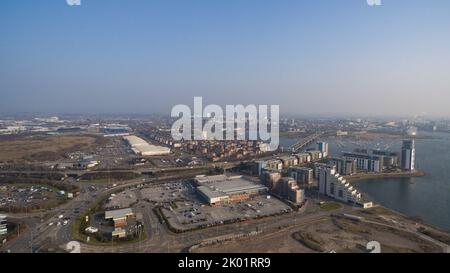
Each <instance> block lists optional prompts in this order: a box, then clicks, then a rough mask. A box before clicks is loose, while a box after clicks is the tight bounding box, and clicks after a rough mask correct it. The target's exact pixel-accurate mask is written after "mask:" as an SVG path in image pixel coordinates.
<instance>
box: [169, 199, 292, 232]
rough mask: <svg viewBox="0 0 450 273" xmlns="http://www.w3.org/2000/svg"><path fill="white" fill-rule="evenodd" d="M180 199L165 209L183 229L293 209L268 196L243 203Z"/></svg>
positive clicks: (180, 228) (172, 223)
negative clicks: (214, 203) (213, 203)
mask: <svg viewBox="0 0 450 273" xmlns="http://www.w3.org/2000/svg"><path fill="white" fill-rule="evenodd" d="M192 197H193V196H191V197H190V198H188V199H187V200H186V201H184V202H181V201H177V202H174V204H169V205H166V206H164V208H162V209H161V212H162V213H163V214H164V216H165V217H166V219H167V220H168V221H169V224H170V225H172V226H173V227H174V228H176V229H179V230H189V229H196V228H204V227H211V226H215V225H221V224H226V223H233V222H239V221H244V220H248V219H252V218H259V217H266V216H272V215H279V214H284V213H289V212H291V211H292V209H291V208H290V207H289V206H288V205H286V204H285V203H283V202H282V201H280V200H278V199H275V198H273V197H270V198H269V199H268V197H267V196H266V195H259V196H255V197H253V198H251V199H249V200H246V201H243V202H239V203H229V204H223V205H220V206H214V207H212V206H209V205H207V204H206V203H205V202H203V201H202V200H201V199H200V198H199V197H195V198H192Z"/></svg>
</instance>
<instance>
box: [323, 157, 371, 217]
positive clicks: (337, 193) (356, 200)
mask: <svg viewBox="0 0 450 273" xmlns="http://www.w3.org/2000/svg"><path fill="white" fill-rule="evenodd" d="M318 180H319V192H320V193H321V194H324V195H326V196H328V197H331V198H334V199H336V200H339V201H342V202H345V203H353V204H358V205H360V206H362V207H363V208H370V207H372V202H365V201H363V200H362V198H361V193H360V192H358V191H357V190H356V189H355V188H353V186H351V185H350V183H348V182H347V181H346V180H345V179H344V177H342V176H341V175H340V174H338V173H337V171H336V166H334V165H328V166H324V165H321V166H320V167H318Z"/></svg>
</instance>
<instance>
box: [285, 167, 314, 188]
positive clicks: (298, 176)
mask: <svg viewBox="0 0 450 273" xmlns="http://www.w3.org/2000/svg"><path fill="white" fill-rule="evenodd" d="M288 174H289V176H290V177H292V178H293V179H294V180H295V181H296V182H297V183H302V184H311V183H312V181H313V170H312V169H310V168H306V167H298V166H292V167H289V169H288Z"/></svg>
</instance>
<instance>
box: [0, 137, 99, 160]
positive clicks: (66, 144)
mask: <svg viewBox="0 0 450 273" xmlns="http://www.w3.org/2000/svg"><path fill="white" fill-rule="evenodd" d="M99 141H101V140H99V139H98V138H97V137H95V136H90V135H83V136H82V135H66V136H48V137H33V138H26V139H23V138H22V139H17V140H2V141H0V162H2V161H3V162H10V161H16V162H17V161H24V160H26V161H41V160H43V161H47V160H58V159H60V158H63V157H64V156H65V155H66V154H67V153H69V152H72V151H77V150H86V149H89V148H90V147H93V146H94V145H95V144H96V143H98V142H99Z"/></svg>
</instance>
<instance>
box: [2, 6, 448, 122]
mask: <svg viewBox="0 0 450 273" xmlns="http://www.w3.org/2000/svg"><path fill="white" fill-rule="evenodd" d="M0 37H1V38H0V94H1V97H2V99H1V100H0V113H6V114H14V113H65V114H83V113H84V114H102V113H105V114H119V115H120V114H152V113H161V114H170V110H171V108H172V106H174V105H176V104H187V105H190V106H192V105H193V97H194V96H202V97H203V98H204V104H219V105H224V104H244V105H247V104H278V105H280V112H281V113H282V114H284V115H304V116H314V115H317V116H332V115H336V116H355V117H356V116H364V117H366V116H367V117H369V116H374V117H381V116H392V117H412V116H415V115H418V114H421V115H425V116H430V117H450V107H448V102H449V101H450V92H449V91H450V77H449V76H448V75H447V74H448V71H449V66H450V2H449V1H448V0H434V1H425V0H396V1H392V0H383V1H382V6H378V7H370V6H369V5H367V3H366V1H365V0H349V1H329V0H317V1H299V0H286V1H268V0H261V1H253V0H249V1H242V0H230V1H220V2H219V1H202V0H184V1H175V0H170V1H168V0H164V1H156V0H154V1H144V0H136V1H119V0H109V1H94V0H82V5H81V6H77V7H71V6H68V5H67V4H66V1H65V0H40V1H32V0H24V1H14V0H4V1H2V2H1V3H0Z"/></svg>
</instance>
